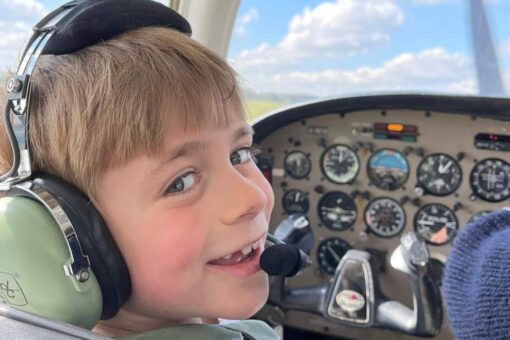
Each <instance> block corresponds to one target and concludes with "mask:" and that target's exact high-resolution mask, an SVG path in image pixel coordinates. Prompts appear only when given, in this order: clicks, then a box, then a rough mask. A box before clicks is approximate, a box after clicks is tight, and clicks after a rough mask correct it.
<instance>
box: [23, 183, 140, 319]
mask: <svg viewBox="0 0 510 340" xmlns="http://www.w3.org/2000/svg"><path fill="white" fill-rule="evenodd" d="M32 181H33V182H35V183H37V184H38V185H39V186H41V187H42V188H44V189H45V190H46V191H48V192H49V193H50V194H51V195H53V196H54V197H55V199H56V200H57V202H58V204H59V205H60V206H61V207H62V209H63V210H64V212H65V213H66V214H67V216H68V217H69V220H70V221H71V223H72V224H73V227H74V229H75V232H76V234H77V236H78V240H79V241H80V244H81V247H82V250H83V252H84V253H85V254H86V255H88V256H89V260H90V264H91V267H92V271H93V272H94V275H95V276H96V278H97V281H98V282H99V285H100V287H101V293H102V295H103V311H102V313H101V319H103V320H104V319H110V318H112V317H114V316H115V314H117V312H118V310H119V308H120V307H121V306H122V305H123V304H124V303H125V302H126V301H127V299H128V298H129V295H130V293H131V279H130V276H129V271H128V267H127V265H126V262H125V261H124V258H123V257H122V254H121V252H120V250H119V248H118V247H117V244H116V243H115V241H114V240H113V237H112V235H111V234H110V232H109V230H108V228H107V226H106V223H105V222H104V220H103V218H102V217H101V215H100V214H99V212H98V211H97V209H96V208H95V207H94V205H93V204H92V203H91V202H90V200H89V199H88V198H87V197H86V196H85V195H84V194H83V193H82V192H81V191H79V190H78V189H77V188H76V187H74V186H73V185H71V184H69V183H67V182H65V181H63V180H61V179H59V178H57V177H55V176H51V175H48V174H42V173H37V174H35V176H34V178H33V180H32ZM14 195H16V196H25V197H29V198H30V196H28V195H27V194H26V195H25V194H23V192H20V191H16V192H15V194H14ZM77 308H79V306H77Z"/></svg>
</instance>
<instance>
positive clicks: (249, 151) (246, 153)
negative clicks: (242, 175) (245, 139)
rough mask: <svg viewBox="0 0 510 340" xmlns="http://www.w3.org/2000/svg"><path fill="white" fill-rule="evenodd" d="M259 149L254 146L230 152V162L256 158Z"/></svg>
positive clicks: (240, 162)
mask: <svg viewBox="0 0 510 340" xmlns="http://www.w3.org/2000/svg"><path fill="white" fill-rule="evenodd" d="M256 155H257V149H256V148H255V147H254V146H252V147H249V148H248V147H246V148H241V149H239V150H236V151H234V152H233V153H232V154H230V162H231V163H232V165H237V164H242V163H246V162H249V161H251V160H254V159H255V156H256Z"/></svg>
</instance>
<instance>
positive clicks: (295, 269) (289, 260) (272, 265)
mask: <svg viewBox="0 0 510 340" xmlns="http://www.w3.org/2000/svg"><path fill="white" fill-rule="evenodd" d="M266 244H267V245H268V248H266V249H265V250H264V251H263V252H262V254H261V255H260V261H259V263H260V268H262V270H263V271H265V272H266V273H267V274H268V275H271V276H285V277H291V276H294V275H296V274H297V273H299V272H301V271H302V270H303V269H304V268H306V267H308V266H309V265H311V264H312V261H311V260H310V257H309V256H308V255H307V254H305V253H304V252H303V251H301V250H300V249H299V248H297V247H296V246H293V245H291V244H287V243H284V242H282V241H280V240H278V239H277V238H275V237H274V236H273V235H271V234H267V241H266Z"/></svg>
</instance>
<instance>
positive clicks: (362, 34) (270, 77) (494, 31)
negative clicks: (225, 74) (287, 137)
mask: <svg viewBox="0 0 510 340" xmlns="http://www.w3.org/2000/svg"><path fill="white" fill-rule="evenodd" d="M477 3H481V1H471V0H470V1H467V0H410V1H409V0H406V1H404V0H366V1H356V0H331V1H320V0H300V1H295V0H282V1H277V2H275V1H271V2H267V1H257V0H243V1H242V2H241V4H240V8H239V12H238V16H237V20H236V24H235V27H234V32H233V36H232V40H231V45H230V50H229V53H228V57H229V59H230V62H231V64H232V65H233V66H234V68H235V69H236V70H237V72H239V74H240V75H241V76H242V78H243V80H244V84H245V86H246V88H247V91H246V97H247V101H248V107H249V109H250V112H251V113H259V112H263V111H268V110H271V109H275V108H277V107H280V106H283V105H287V104H292V103H295V102H299V101H303V100H310V99H316V98H323V97H330V96H339V95H350V94H366V93H372V92H385V93H389V92H392V93H394V92H426V93H428V92H433V93H442V94H473V95H476V94H479V93H480V92H479V85H478V81H477V71H476V61H475V52H474V51H475V48H474V46H473V31H472V28H474V29H475V32H476V34H482V38H481V41H482V45H478V46H477V48H478V49H479V50H486V49H487V45H486V44H489V42H490V41H488V38H487V35H486V32H485V31H486V30H484V25H483V22H482V19H480V9H479V8H477V7H473V8H472V6H476V5H477ZM483 4H484V7H485V14H486V15H485V17H486V18H487V21H488V27H489V31H490V37H491V38H492V39H491V40H492V42H493V46H494V50H495V55H496V59H497V60H498V61H497V62H496V63H494V62H493V60H490V59H484V60H483V62H484V63H489V65H485V67H488V68H492V69H493V70H494V69H495V70H497V71H498V73H500V74H501V78H502V81H501V83H502V87H503V94H501V93H499V94H498V95H503V96H508V91H509V89H510V77H509V74H510V27H509V26H508V25H505V24H504V23H505V20H506V18H507V17H508V13H509V12H510V2H508V1H496V0H494V1H492V0H491V1H484V2H483ZM473 16H475V17H474V18H473ZM473 20H474V21H473ZM472 22H474V25H473V24H472ZM505 91H506V92H505Z"/></svg>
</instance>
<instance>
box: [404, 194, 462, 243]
mask: <svg viewBox="0 0 510 340" xmlns="http://www.w3.org/2000/svg"><path fill="white" fill-rule="evenodd" d="M414 228H415V230H416V232H418V234H420V235H421V236H422V237H423V238H424V239H425V240H426V241H427V242H428V243H430V244H433V245H436V246H439V245H443V244H446V243H449V242H451V241H452V240H453V239H454V238H455V235H457V230H458V229H459V221H458V220H457V216H455V213H454V212H453V211H452V210H451V209H450V208H448V207H447V206H446V205H443V204H439V203H432V204H427V205H425V206H423V207H422V208H421V209H420V210H418V212H417V213H416V215H415V217H414Z"/></svg>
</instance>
